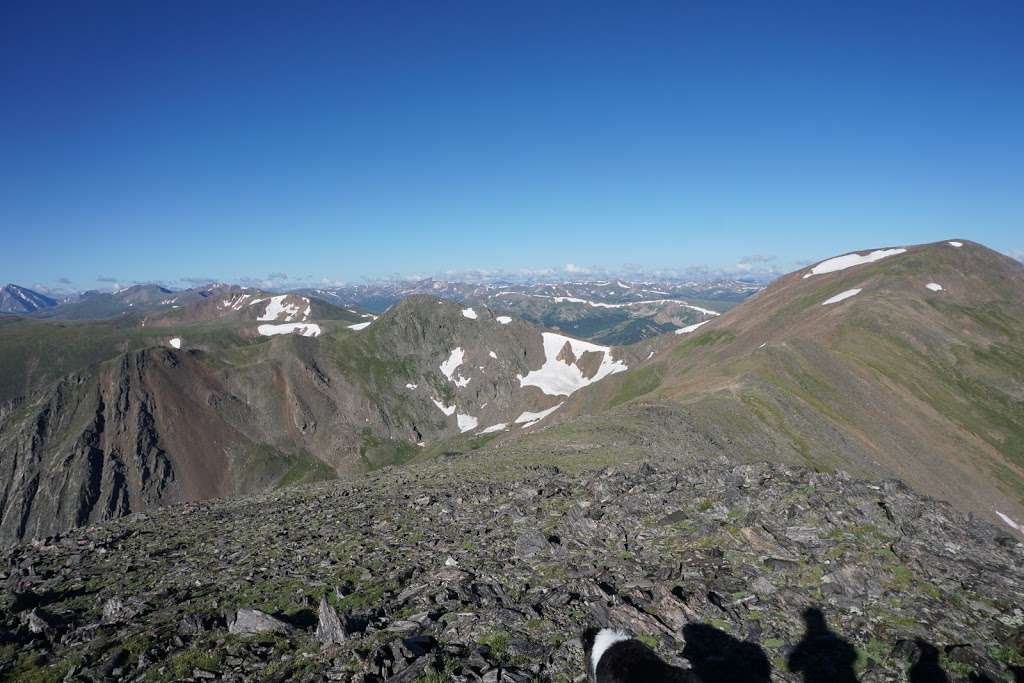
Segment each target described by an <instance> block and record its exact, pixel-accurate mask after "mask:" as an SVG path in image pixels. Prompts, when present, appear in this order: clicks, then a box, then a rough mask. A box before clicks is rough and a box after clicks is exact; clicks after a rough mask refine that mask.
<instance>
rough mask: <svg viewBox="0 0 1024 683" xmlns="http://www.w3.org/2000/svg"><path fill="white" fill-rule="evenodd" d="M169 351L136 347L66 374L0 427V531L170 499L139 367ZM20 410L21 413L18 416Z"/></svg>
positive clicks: (81, 520) (93, 517) (168, 471)
mask: <svg viewBox="0 0 1024 683" xmlns="http://www.w3.org/2000/svg"><path fill="white" fill-rule="evenodd" d="M174 362H175V361H174V359H173V357H171V356H170V355H169V354H166V353H163V352H160V351H156V352H139V353H135V354H130V355H126V356H124V357H123V358H122V359H120V361H119V362H117V363H114V364H110V365H107V366H104V367H103V368H102V370H101V371H100V372H99V373H97V374H96V375H95V376H94V377H86V376H82V375H72V376H70V377H67V378H65V379H63V380H61V381H59V382H58V383H56V384H55V385H54V386H53V387H52V388H51V389H50V390H49V391H47V392H45V393H44V394H42V395H41V396H39V397H38V398H37V400H35V401H33V402H31V403H27V404H25V405H22V406H21V407H20V409H19V410H17V411H15V412H14V413H12V414H11V415H10V416H9V417H8V419H7V420H6V421H5V422H4V424H3V426H2V427H0V445H2V448H3V452H4V454H5V457H4V458H3V459H2V460H0V487H2V488H0V514H2V516H0V538H3V539H4V540H10V539H15V538H23V537H34V536H41V535H46V534H48V533H52V532H53V531H56V530H58V529H65V528H68V527H70V526H79V525H82V524H87V523H89V522H94V521H98V520H103V519H111V518H114V517H119V516H122V515H124V514H127V513H129V512H132V511H134V510H139V509H145V508H148V507H151V506H153V505H157V504H160V503H162V502H167V501H168V500H173V499H174V496H175V493H176V489H175V486H174V484H175V473H174V467H173V466H172V463H171V461H170V459H169V458H168V455H167V452H166V449H165V447H164V444H163V443H162V440H161V436H160V430H159V429H158V427H157V419H156V416H155V400H154V397H153V395H152V393H151V391H150V389H149V382H148V381H147V375H148V374H149V373H150V366H151V365H152V364H153V363H174ZM19 418H21V419H19Z"/></svg>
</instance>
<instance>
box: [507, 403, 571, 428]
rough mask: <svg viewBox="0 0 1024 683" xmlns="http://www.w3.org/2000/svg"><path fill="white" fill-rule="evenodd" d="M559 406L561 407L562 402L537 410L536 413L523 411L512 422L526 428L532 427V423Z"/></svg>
mask: <svg viewBox="0 0 1024 683" xmlns="http://www.w3.org/2000/svg"><path fill="white" fill-rule="evenodd" d="M561 407H562V404H561V403H559V404H558V405H557V406H555V407H554V408H548V409H547V410H541V411H540V412H537V413H531V412H529V411H527V412H524V413H523V414H522V415H520V416H519V417H517V418H516V419H515V420H514V422H515V423H516V424H517V425H522V426H523V429H527V428H528V427H532V426H533V425H535V424H537V423H538V422H540V421H541V420H543V419H544V418H545V417H547V416H548V415H550V414H551V413H553V412H555V411H556V410H558V409H559V408H561Z"/></svg>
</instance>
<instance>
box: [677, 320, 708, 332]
mask: <svg viewBox="0 0 1024 683" xmlns="http://www.w3.org/2000/svg"><path fill="white" fill-rule="evenodd" d="M709 322H711V321H710V320H702V321H701V322H699V323H694V324H692V325H687V326H686V327H680V328H679V329H678V330H676V334H689V333H690V332H693V331H694V330H696V329H697V328H699V327H700V326H701V325H707V324H708V323H709Z"/></svg>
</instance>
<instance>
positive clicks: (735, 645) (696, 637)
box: [683, 624, 772, 683]
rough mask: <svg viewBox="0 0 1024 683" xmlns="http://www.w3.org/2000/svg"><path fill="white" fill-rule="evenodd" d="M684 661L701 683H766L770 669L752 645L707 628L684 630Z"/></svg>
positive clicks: (769, 664)
mask: <svg viewBox="0 0 1024 683" xmlns="http://www.w3.org/2000/svg"><path fill="white" fill-rule="evenodd" d="M683 638H684V639H685V640H686V647H685V648H684V649H683V657H685V658H686V659H688V660H690V664H691V665H692V667H693V672H694V673H695V674H697V676H698V677H699V678H700V680H701V682H702V683H768V682H769V681H771V674H772V665H771V662H769V661H768V655H766V654H765V653H764V650H762V649H761V647H760V646H759V645H757V644H755V643H750V642H746V641H741V640H737V639H736V638H733V637H732V636H730V635H729V634H728V633H726V632H725V631H721V630H719V629H717V628H715V627H714V626H711V625H710V624H687V625H686V626H684V627H683Z"/></svg>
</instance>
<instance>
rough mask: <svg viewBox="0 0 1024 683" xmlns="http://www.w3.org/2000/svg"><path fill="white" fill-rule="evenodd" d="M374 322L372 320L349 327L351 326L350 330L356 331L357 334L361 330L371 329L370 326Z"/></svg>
mask: <svg viewBox="0 0 1024 683" xmlns="http://www.w3.org/2000/svg"><path fill="white" fill-rule="evenodd" d="M372 322H373V321H372V320H370V321H369V322H365V323H356V324H355V325H349V326H348V329H350V330H356V331H357V332H358V331H359V330H365V329H366V328H367V327H369V326H370V323H372Z"/></svg>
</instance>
